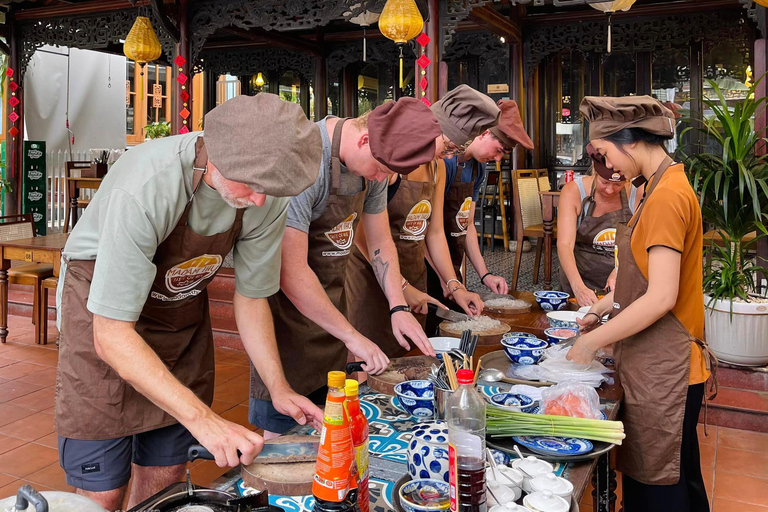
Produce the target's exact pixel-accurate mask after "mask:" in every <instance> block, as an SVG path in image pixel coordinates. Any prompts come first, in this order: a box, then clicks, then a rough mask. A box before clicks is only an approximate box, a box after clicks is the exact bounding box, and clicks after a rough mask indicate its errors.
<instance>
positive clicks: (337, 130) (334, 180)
mask: <svg viewBox="0 0 768 512" xmlns="http://www.w3.org/2000/svg"><path fill="white" fill-rule="evenodd" d="M346 122H347V118H346V117H344V118H340V119H339V120H338V122H337V123H336V126H334V128H333V140H332V142H331V190H330V195H332V196H336V195H338V193H339V185H340V183H341V159H340V158H339V151H340V149H341V131H342V130H343V129H344V123H346Z"/></svg>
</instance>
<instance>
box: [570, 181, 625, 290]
mask: <svg viewBox="0 0 768 512" xmlns="http://www.w3.org/2000/svg"><path fill="white" fill-rule="evenodd" d="M596 182H597V178H593V180H592V191H591V192H590V194H589V195H588V196H587V197H585V198H584V200H583V201H582V202H581V215H580V216H579V220H580V224H579V227H578V229H577V231H576V245H575V246H574V248H573V255H574V257H575V259H576V268H577V269H578V270H579V275H580V276H581V279H582V281H584V285H585V286H586V287H587V288H589V289H590V290H602V289H603V288H605V282H606V281H607V280H608V276H609V275H611V272H613V269H614V250H613V248H614V244H615V239H616V226H618V225H619V223H621V222H624V223H626V222H629V219H631V218H632V211H631V210H630V208H629V202H628V201H627V195H626V194H625V192H624V190H623V189H622V190H621V209H620V210H616V211H613V212H607V213H604V214H603V215H601V216H600V217H593V216H592V212H594V210H595V201H594V199H593V197H594V195H595V183H596ZM560 284H561V286H562V287H563V291H566V292H568V293H569V294H571V295H573V289H572V288H571V285H570V283H569V282H568V277H567V276H566V275H565V272H564V271H563V269H562V267H561V268H560Z"/></svg>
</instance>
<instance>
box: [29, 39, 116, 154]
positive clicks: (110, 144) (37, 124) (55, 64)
mask: <svg viewBox="0 0 768 512" xmlns="http://www.w3.org/2000/svg"><path fill="white" fill-rule="evenodd" d="M41 49H42V50H46V52H48V51H50V52H55V53H56V55H52V54H51V53H46V52H41V51H37V52H35V54H34V55H33V56H32V60H31V61H30V63H29V66H28V67H27V72H26V75H25V76H24V121H25V126H26V132H25V139H27V140H44V141H46V149H47V150H48V151H50V150H57V149H62V150H66V149H67V136H68V133H67V130H66V111H67V48H63V47H54V46H44V47H42V48H41ZM69 75H70V76H69V78H70V80H69V82H70V83H69V126H70V129H71V130H72V131H73V132H74V135H75V143H74V145H73V147H72V148H73V150H75V149H76V150H87V149H89V148H124V147H125V57H123V56H119V55H110V54H107V53H100V52H94V51H90V50H78V49H76V48H73V49H72V50H71V53H70V63H69ZM110 76H111V82H110V81H108V78H109V77H110ZM109 83H111V84H112V86H111V87H108V84H109Z"/></svg>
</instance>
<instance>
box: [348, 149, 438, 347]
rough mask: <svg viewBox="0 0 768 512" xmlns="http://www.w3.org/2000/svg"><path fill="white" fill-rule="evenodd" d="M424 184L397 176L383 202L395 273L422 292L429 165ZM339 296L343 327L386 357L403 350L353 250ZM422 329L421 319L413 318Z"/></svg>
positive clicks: (382, 298) (383, 300)
mask: <svg viewBox="0 0 768 512" xmlns="http://www.w3.org/2000/svg"><path fill="white" fill-rule="evenodd" d="M429 169H430V180H429V181H426V182H422V181H409V180H408V176H407V175H403V177H402V181H401V183H400V186H399V187H398V189H397V192H396V193H395V195H394V197H393V198H392V199H391V200H390V201H389V203H387V211H388V212H389V227H390V231H391V232H392V239H393V240H394V242H395V247H396V248H397V258H398V261H399V262H400V273H401V274H402V276H403V277H404V278H405V279H407V280H408V282H409V283H410V284H411V286H413V287H414V288H416V289H417V290H419V291H422V292H424V293H426V291H427V266H426V264H425V260H424V245H425V242H424V238H425V236H426V234H427V228H428V226H429V218H430V216H431V214H432V204H433V201H434V198H433V196H434V193H435V177H436V173H437V164H436V163H435V162H432V163H430V164H429ZM344 295H345V299H346V305H347V318H348V319H349V322H350V323H351V324H352V325H353V326H354V328H355V329H357V330H358V331H359V332H360V333H361V334H363V336H366V337H367V338H369V339H370V340H371V341H373V342H375V343H376V344H377V345H378V346H379V347H380V348H381V350H382V351H384V353H385V354H386V355H387V357H399V356H402V355H403V354H405V353H406V350H405V349H404V348H403V347H401V346H400V344H399V343H398V342H397V338H395V335H394V334H393V333H392V322H391V319H390V316H389V301H388V300H387V297H386V295H384V292H383V291H381V287H380V286H379V283H378V281H377V280H376V275H375V274H374V273H373V269H372V268H371V265H370V263H368V261H367V260H366V259H365V257H364V256H363V254H362V253H361V252H360V250H359V249H357V247H355V248H353V250H352V257H351V258H350V264H349V267H348V268H347V278H346V282H345V284H344ZM416 318H417V319H418V320H419V322H421V325H422V326H424V322H425V321H426V316H425V315H416Z"/></svg>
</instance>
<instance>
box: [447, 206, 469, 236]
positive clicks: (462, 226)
mask: <svg viewBox="0 0 768 512" xmlns="http://www.w3.org/2000/svg"><path fill="white" fill-rule="evenodd" d="M470 211H472V198H471V197H467V198H466V199H464V202H463V203H461V208H459V211H458V212H456V225H457V226H459V230H460V231H459V232H458V233H451V236H464V235H466V234H467V226H469V212H470Z"/></svg>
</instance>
